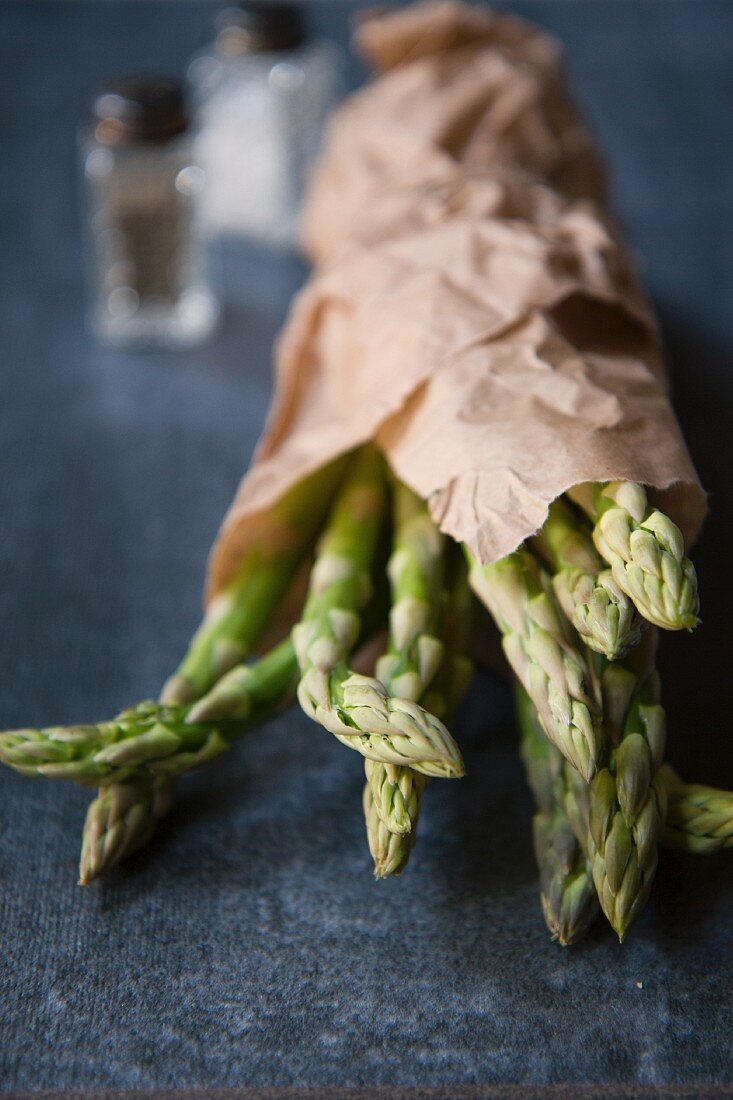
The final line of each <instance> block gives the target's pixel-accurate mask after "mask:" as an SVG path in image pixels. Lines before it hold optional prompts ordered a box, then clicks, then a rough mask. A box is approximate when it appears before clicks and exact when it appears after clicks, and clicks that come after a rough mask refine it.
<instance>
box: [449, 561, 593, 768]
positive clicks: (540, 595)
mask: <svg viewBox="0 0 733 1100" xmlns="http://www.w3.org/2000/svg"><path fill="white" fill-rule="evenodd" d="M466 554H467V557H468V562H469V567H470V574H469V575H470V581H471V587H472V588H473V590H474V592H475V593H476V595H477V596H478V597H479V599H480V600H481V602H482V603H483V604H485V606H486V607H487V608H488V609H489V611H490V612H491V614H492V615H493V617H494V619H495V621H496V623H497V625H498V627H499V629H500V630H501V632H502V634H503V636H504V637H503V642H502V646H503V649H504V653H505V654H506V656H507V658H508V660H509V663H510V665H511V666H512V668H513V669H514V672H515V674H516V676H517V678H518V679H519V682H520V683H521V684H522V686H523V687H524V689H525V691H526V692H527V693H528V695H529V696H530V698H531V699H532V702H533V703H534V705H535V707H536V708H537V711H538V714H539V716H540V720H541V722H542V726H543V728H544V730H545V732H546V734H547V736H548V737H549V738H550V740H551V741H552V742H553V743H554V744H555V745H556V746H557V747H558V749H559V750H560V752H561V753H562V754H563V756H565V757H566V758H567V759H568V760H569V761H570V763H571V764H572V765H573V766H574V767H576V768H577V769H578V771H579V772H580V773H581V775H582V776H583V777H584V778H585V779H586V780H588V779H590V778H591V777H592V776H593V774H594V772H595V770H596V766H597V763H598V760H599V757H600V753H601V748H602V744H603V738H602V730H601V718H600V713H599V709H598V706H597V703H596V701H595V700H594V698H593V694H592V676H591V671H590V668H589V666H588V663H587V660H586V655H585V653H584V651H583V650H582V648H580V647H579V646H578V645H577V644H576V643H575V641H574V640H573V637H572V634H571V632H570V630H569V629H568V628H567V627H566V626H565V624H564V621H563V617H562V615H561V613H560V610H559V608H558V607H557V604H556V602H555V599H554V597H553V595H552V592H551V586H550V583H549V579H548V577H547V575H546V573H545V572H544V570H543V569H541V567H540V565H539V564H538V562H537V561H536V559H535V558H534V557H533V555H532V554H531V553H530V552H529V551H528V550H525V549H521V548H520V549H519V550H516V551H515V552H514V553H513V554H509V555H508V556H507V557H505V558H502V560H501V561H498V562H496V563H494V564H493V565H480V564H479V563H478V562H477V561H476V560H475V559H474V558H473V557H472V555H471V554H470V552H469V551H466Z"/></svg>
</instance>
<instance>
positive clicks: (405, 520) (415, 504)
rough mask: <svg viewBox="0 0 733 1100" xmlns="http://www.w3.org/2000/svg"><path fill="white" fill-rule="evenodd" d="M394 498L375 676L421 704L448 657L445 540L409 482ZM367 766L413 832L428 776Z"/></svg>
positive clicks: (383, 804) (394, 825)
mask: <svg viewBox="0 0 733 1100" xmlns="http://www.w3.org/2000/svg"><path fill="white" fill-rule="evenodd" d="M393 500H394V536H393V537H394V544H393V545H394V549H393V552H392V556H391V557H390V560H389V565H388V567H387V571H388V573H389V578H390V582H391V587H392V610H391V612H390V635H389V649H388V652H387V653H386V654H385V655H384V656H383V657H381V658H380V659H379V660H378V661H377V665H376V668H375V675H376V677H377V679H378V680H379V681H381V683H383V684H384V686H385V687H386V689H387V690H388V691H389V693H390V694H391V695H397V696H399V697H400V698H402V699H410V700H412V701H413V702H415V703H418V702H420V701H421V699H422V697H423V695H424V694H425V692H426V691H427V689H428V687H429V686H430V684H431V683H432V681H433V680H434V678H435V675H436V673H437V671H438V668H439V667H440V662H441V660H442V657H443V643H442V642H441V641H440V640H439V639H438V638H437V637H436V631H437V626H438V621H439V619H440V616H441V611H442V610H443V607H442V604H443V603H444V593H443V590H442V585H443V573H444V557H445V539H444V537H443V536H442V535H441V534H440V532H439V531H438V529H437V527H436V526H435V524H434V523H433V521H432V519H431V518H430V514H429V512H428V510H427V507H426V505H425V504H424V503H423V502H422V501H421V500H420V498H419V497H417V496H415V494H414V493H413V492H411V491H410V490H409V489H407V488H406V487H405V486H404V485H399V484H398V485H395V488H394V494H393ZM435 702H436V701H435V700H434V705H435ZM364 766H365V772H366V777H367V782H368V783H369V785H370V786H371V789H372V803H373V805H374V808H375V810H376V812H377V813H378V814H379V816H380V817H381V819H382V821H383V822H384V824H385V826H386V827H387V829H388V830H389V831H390V832H391V833H409V832H410V831H411V830H412V828H413V825H414V824H415V823H416V821H417V816H418V814H419V812H420V802H421V799H422V793H423V790H424V788H425V782H426V780H425V777H424V776H422V775H420V773H419V772H416V771H414V770H413V769H412V768H411V767H409V766H408V765H402V764H382V763H378V762H376V761H372V760H365V761H364Z"/></svg>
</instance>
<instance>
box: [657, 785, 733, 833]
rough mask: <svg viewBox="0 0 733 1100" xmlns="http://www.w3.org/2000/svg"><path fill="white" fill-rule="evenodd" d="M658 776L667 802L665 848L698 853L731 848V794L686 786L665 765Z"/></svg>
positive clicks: (732, 821)
mask: <svg viewBox="0 0 733 1100" xmlns="http://www.w3.org/2000/svg"><path fill="white" fill-rule="evenodd" d="M659 775H660V778H661V780H662V782H663V783H664V786H665V789H666V792H667V799H668V808H667V819H666V821H665V824H664V829H663V831H662V844H663V845H664V847H665V848H681V849H682V850H683V851H685V852H696V853H698V854H706V853H708V852H718V851H720V850H721V848H733V791H721V790H718V789H717V788H715V787H705V786H703V785H702V784H701V783H685V782H683V780H681V779H680V777H679V776H678V775H677V774H676V772H675V771H674V770H673V769H672V768H671V767H670V766H669V765H668V764H664V765H663V766H662V768H661V770H660V773H659Z"/></svg>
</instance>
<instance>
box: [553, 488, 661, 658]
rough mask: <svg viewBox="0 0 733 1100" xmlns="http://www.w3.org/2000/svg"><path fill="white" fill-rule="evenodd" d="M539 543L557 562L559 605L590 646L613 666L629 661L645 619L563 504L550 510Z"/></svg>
mask: <svg viewBox="0 0 733 1100" xmlns="http://www.w3.org/2000/svg"><path fill="white" fill-rule="evenodd" d="M535 541H536V543H537V545H538V547H539V549H540V552H541V553H542V554H543V556H545V557H546V558H548V559H549V560H550V561H551V562H552V567H553V572H554V575H553V578H552V586H553V588H554V590H555V595H556V597H557V600H558V603H559V604H560V606H561V608H562V609H563V611H564V612H565V614H566V615H567V617H568V619H569V620H570V621H571V622H572V624H573V626H574V627H575V629H576V630H577V632H578V634H579V635H580V637H581V638H582V639H583V641H584V642H585V644H586V645H587V646H589V648H590V649H593V650H595V651H596V652H597V653H602V654H604V655H605V656H606V657H607V658H608V659H609V660H610V661H615V660H618V658H619V657H623V656H624V654H625V653H627V652H628V650H629V649H631V648H632V646H635V645H636V644H637V642H638V641H639V639H640V637H641V629H642V620H641V619H640V617H639V615H638V613H637V611H636V608H635V607H634V605H633V603H632V602H631V600H630V599H629V597H628V596H627V595H626V593H625V592H623V591H622V589H621V588H619V586H618V584H617V583H616V581H615V580H614V578H613V573H612V571H611V570H610V569H605V568H604V566H603V562H602V561H601V559H600V557H599V556H598V554H597V553H596V550H595V548H594V546H593V540H592V539H591V537H590V534H586V532H585V531H584V530H583V529H582V528H581V527H580V526H579V524H578V523H576V521H575V517H574V515H573V512H572V510H571V509H570V508H568V506H567V505H566V504H565V503H564V502H563V501H562V500H556V501H555V502H554V503H553V504H552V505H551V506H550V510H549V513H548V516H547V521H546V522H545V525H544V527H543V528H542V531H541V532H540V534H539V536H538V537H537V539H536V540H535Z"/></svg>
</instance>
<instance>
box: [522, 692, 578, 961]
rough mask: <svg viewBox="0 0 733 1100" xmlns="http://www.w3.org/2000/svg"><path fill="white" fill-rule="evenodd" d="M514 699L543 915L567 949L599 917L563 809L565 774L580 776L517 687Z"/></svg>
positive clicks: (565, 790)
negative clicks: (532, 810)
mask: <svg viewBox="0 0 733 1100" xmlns="http://www.w3.org/2000/svg"><path fill="white" fill-rule="evenodd" d="M516 698H517V715H518V717H519V727H520V731H521V735H522V740H521V749H522V759H523V761H524V766H525V770H526V773H527V779H528V781H529V785H530V787H531V788H532V793H533V794H534V797H535V801H536V803H537V813H536V814H535V815H534V818H533V822H532V826H533V836H534V849H535V857H536V860H537V866H538V867H539V871H540V886H541V900H542V911H543V913H544V916H545V922H546V924H547V927H548V928H549V930H550V933H551V935H552V938H553V939H556V940H558V941H559V942H560V943H561V944H562V945H563V946H567V945H569V944H572V943H576V942H577V941H578V940H579V939H580V938H581V937H582V936H583V935H584V934H585V932H586V931H587V930H588V928H589V927H590V925H591V923H592V922H593V921H594V920H595V917H596V914H597V912H598V900H597V898H596V891H595V887H594V885H593V873H592V868H591V864H590V861H589V859H588V858H587V856H586V854H585V852H584V851H583V848H582V847H581V845H580V843H579V842H578V839H577V838H576V836H575V834H574V831H573V828H572V825H571V822H570V819H569V817H568V814H567V811H566V808H565V807H566V797H567V789H566V788H567V782H566V781H567V773H572V774H573V775H576V776H578V772H576V771H575V769H573V768H570V767H568V766H567V764H566V762H565V760H564V759H563V757H562V755H561V753H560V752H559V751H558V750H557V749H556V748H555V746H554V745H552V744H551V743H550V742H549V741H548V739H547V737H546V736H545V733H544V730H543V729H542V726H541V725H540V721H539V718H538V715H537V710H536V708H535V706H534V703H533V702H532V700H531V699H530V698H529V696H528V695H527V693H526V692H525V690H524V689H523V688H522V687H521V686H519V685H517V690H516ZM578 778H580V777H579V776H578ZM581 783H582V780H581Z"/></svg>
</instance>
